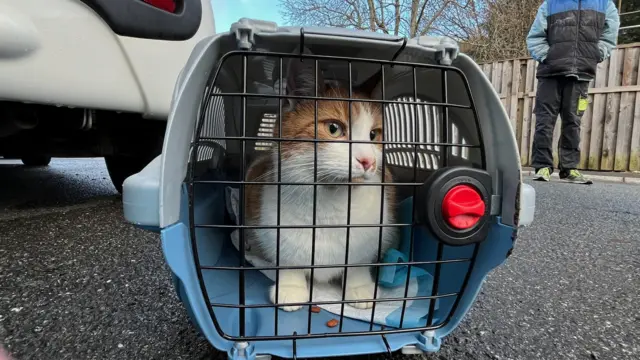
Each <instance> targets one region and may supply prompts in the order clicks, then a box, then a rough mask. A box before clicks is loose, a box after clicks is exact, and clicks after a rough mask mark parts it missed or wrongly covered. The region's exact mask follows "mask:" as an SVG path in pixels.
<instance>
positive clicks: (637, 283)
mask: <svg viewBox="0 0 640 360" xmlns="http://www.w3.org/2000/svg"><path fill="white" fill-rule="evenodd" d="M534 186H535V187H536V190H537V211H536V219H535V222H534V225H533V226H531V227H530V228H527V229H525V230H524V231H522V232H521V234H520V237H519V239H518V242H517V246H516V249H515V251H514V252H513V255H512V256H511V257H510V258H509V259H508V260H507V262H506V264H505V265H504V266H502V267H500V268H498V269H497V270H496V271H494V272H493V273H492V274H491V275H490V276H489V278H488V280H487V283H486V285H485V287H484V288H483V291H482V293H481V294H480V295H479V297H478V300H477V302H476V303H475V305H474V306H473V308H472V310H471V311H470V313H469V314H468V316H467V317H466V318H465V319H464V321H463V323H462V324H461V325H460V326H459V327H458V329H457V330H456V331H455V332H454V333H453V334H451V335H450V336H449V337H448V338H446V340H445V342H444V344H443V346H442V349H441V351H440V352H439V353H437V354H432V355H428V356H425V358H426V359H429V360H431V359H439V360H444V359H638V358H640V305H638V299H640V221H638V219H640V202H639V201H638V199H639V198H640V187H639V186H633V185H625V184H604V183H596V184H594V185H592V186H583V185H569V184H564V183H559V182H558V181H554V182H551V183H545V184H540V183H534ZM0 189H2V191H1V192H0V342H2V343H3V344H4V346H5V347H6V348H8V350H9V351H10V352H11V353H12V354H13V356H14V357H15V358H16V360H23V359H224V358H225V356H226V355H224V354H221V353H218V352H216V351H215V350H214V349H212V348H211V346H210V345H209V344H208V343H207V342H206V340H204V339H202V338H201V337H200V336H198V334H197V333H196V332H195V330H194V327H193V326H192V325H191V324H189V322H188V320H187V315H186V312H185V311H184V308H183V307H182V305H181V304H180V303H179V302H178V300H177V297H176V295H175V292H174V290H173V287H172V285H171V282H170V277H169V273H168V270H167V268H166V265H165V263H164V260H163V257H162V252H161V249H160V242H159V239H158V236H157V235H156V234H152V233H149V232H145V231H141V230H137V229H135V228H133V227H132V226H130V225H129V224H127V223H125V222H124V219H123V216H122V205H121V202H120V199H119V197H118V196H117V195H116V194H115V190H114V189H113V187H112V186H111V184H110V182H109V180H108V176H107V174H106V170H105V169H104V165H103V162H102V161H101V160H93V159H91V160H78V161H75V160H64V161H54V162H53V163H52V166H49V167H47V168H35V169H26V168H23V167H21V166H17V165H11V164H10V165H7V164H6V163H3V162H2V161H0Z"/></svg>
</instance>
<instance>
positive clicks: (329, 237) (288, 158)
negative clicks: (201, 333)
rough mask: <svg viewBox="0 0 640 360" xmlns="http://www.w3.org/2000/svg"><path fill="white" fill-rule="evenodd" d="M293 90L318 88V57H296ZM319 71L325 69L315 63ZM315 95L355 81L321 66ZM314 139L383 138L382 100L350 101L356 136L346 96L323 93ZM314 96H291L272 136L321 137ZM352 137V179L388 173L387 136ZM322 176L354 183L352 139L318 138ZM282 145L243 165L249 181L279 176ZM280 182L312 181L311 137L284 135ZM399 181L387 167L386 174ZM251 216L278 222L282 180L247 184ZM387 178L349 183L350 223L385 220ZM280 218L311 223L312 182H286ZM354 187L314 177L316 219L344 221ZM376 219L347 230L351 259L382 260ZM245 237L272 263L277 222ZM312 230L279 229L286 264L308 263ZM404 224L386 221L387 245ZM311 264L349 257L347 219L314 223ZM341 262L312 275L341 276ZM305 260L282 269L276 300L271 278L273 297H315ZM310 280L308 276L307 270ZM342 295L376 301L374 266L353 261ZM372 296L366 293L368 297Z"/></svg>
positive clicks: (389, 201)
mask: <svg viewBox="0 0 640 360" xmlns="http://www.w3.org/2000/svg"><path fill="white" fill-rule="evenodd" d="M288 68H289V70H288V76H287V80H286V81H287V83H286V84H287V85H286V88H287V92H288V94H294V95H299V96H315V94H316V93H315V91H316V88H315V81H314V77H315V76H314V74H315V65H314V61H313V60H311V59H305V60H304V61H300V59H293V60H291V61H290V63H289V66H288ZM319 72H320V71H319ZM372 79H373V80H374V82H372V81H368V82H366V83H368V84H364V85H361V86H360V87H358V88H357V89H353V92H352V98H353V99H371V97H372V92H373V88H374V86H372V85H375V84H377V79H376V78H375V77H372ZM317 86H318V89H317V91H318V96H324V97H340V98H345V99H347V98H348V97H349V90H348V88H345V87H344V86H336V85H327V82H325V80H324V78H323V76H322V75H321V74H319V75H318V85H317ZM317 114H318V129H317V136H318V139H323V140H356V141H367V142H368V141H381V140H382V139H381V137H382V125H383V124H382V109H381V105H380V104H379V103H375V102H357V101H354V102H353V103H352V113H351V118H352V121H351V136H350V137H351V139H349V121H350V119H349V102H348V101H335V100H334V101H331V100H318V109H317ZM315 132H316V130H315V104H314V101H313V100H298V99H296V100H290V107H289V110H288V111H286V112H284V113H283V120H282V134H278V130H277V129H276V131H275V133H276V134H275V136H276V137H279V136H282V137H283V138H295V139H314V138H315ZM351 146H352V167H351V169H352V179H351V182H354V183H367V182H374V183H379V182H382V174H381V173H382V155H383V152H382V144H373V143H354V144H352V145H351ZM317 151H318V154H317V181H318V182H321V183H322V182H324V183H336V182H349V144H348V143H338V142H332V141H330V142H319V143H317ZM278 156H279V155H278V147H277V145H276V146H274V148H273V149H272V150H271V152H270V154H269V155H267V156H263V157H259V158H258V159H256V160H255V161H254V162H252V164H251V165H250V166H249V168H248V170H247V177H246V179H247V181H262V182H274V184H275V183H276V182H277V180H278ZM280 158H281V165H280V166H281V178H280V180H281V182H284V183H286V182H289V183H291V182H297V183H302V182H307V183H312V182H313V181H314V143H313V142H291V141H282V142H281V157H280ZM392 181H393V179H392V175H391V173H390V172H389V171H388V168H387V169H386V171H385V182H386V183H391V182H392ZM245 189H246V190H245V193H246V198H245V199H246V200H245V206H246V207H245V209H246V224H247V225H252V226H256V225H258V226H274V225H277V206H278V205H277V204H278V188H277V186H274V185H246V188H245ZM381 191H382V187H381V186H379V185H378V186H376V185H353V186H352V191H351V219H350V224H365V225H377V224H380V208H381V205H382V204H381V198H382V196H381ZM280 198H281V206H280V225H286V226H296V225H299V226H305V225H307V226H308V225H312V224H313V198H314V191H313V185H281V192H280ZM394 201H395V199H394V190H393V186H385V187H384V212H383V214H384V215H383V223H387V224H388V223H394V220H395V215H394V209H395V204H394ZM347 209H348V186H346V185H318V186H317V197H316V224H317V225H318V226H320V225H344V224H347V211H348V210H347ZM379 232H380V227H352V228H351V230H350V237H349V244H348V247H349V257H348V263H349V264H358V263H360V264H366V263H375V262H376V261H377V259H378V243H379ZM245 233H246V237H247V238H246V240H247V243H248V244H249V246H251V248H254V247H255V248H257V249H259V252H260V254H261V256H263V257H264V259H265V260H268V261H270V262H272V263H274V264H275V263H276V255H277V250H276V249H277V247H278V241H277V230H276V229H273V228H271V229H247V230H246V232H245ZM312 237H313V230H312V229H311V228H304V227H301V228H286V229H280V242H279V243H280V245H279V246H280V253H279V265H280V266H310V265H311V253H312ZM398 237H399V232H398V229H397V228H395V227H383V228H382V250H381V254H382V255H384V253H385V251H386V250H387V249H389V248H392V247H396V246H397V243H398ZM315 238H316V241H315V264H316V265H337V266H340V265H344V264H345V255H346V254H345V252H346V238H347V229H346V228H344V227H343V228H339V227H336V228H317V229H316V230H315ZM343 271H344V267H335V268H317V269H315V270H314V273H313V276H314V279H313V280H314V281H316V282H328V281H331V280H334V279H336V278H340V277H341V276H342V275H343ZM310 273H311V272H310V270H309V269H299V270H298V269H287V270H280V276H279V286H278V288H279V293H278V296H277V302H276V286H275V284H274V285H273V286H272V287H271V288H270V290H269V298H270V300H271V302H272V303H273V304H276V305H280V304H286V303H304V302H309V301H310V300H311V299H309V284H308V282H307V278H308V277H309V276H310ZM309 281H311V279H309ZM343 286H346V296H345V297H346V300H361V301H359V302H356V303H350V304H349V305H352V306H354V307H356V308H360V309H367V308H371V307H372V306H373V302H372V301H370V300H371V299H373V297H374V290H375V287H376V285H375V283H374V279H373V276H372V273H371V268H370V267H368V266H362V267H350V268H348V270H347V280H346V284H343ZM366 300H369V301H366ZM280 307H281V308H282V309H283V310H285V311H295V310H298V309H300V308H301V306H299V305H284V306H280Z"/></svg>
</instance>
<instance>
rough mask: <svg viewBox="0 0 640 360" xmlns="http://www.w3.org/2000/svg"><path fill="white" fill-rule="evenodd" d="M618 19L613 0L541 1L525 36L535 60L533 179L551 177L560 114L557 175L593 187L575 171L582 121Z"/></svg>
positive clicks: (613, 40)
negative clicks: (536, 63)
mask: <svg viewBox="0 0 640 360" xmlns="http://www.w3.org/2000/svg"><path fill="white" fill-rule="evenodd" d="M619 28H620V16H619V14H618V9H617V8H616V6H615V4H614V3H613V1H612V0H545V1H543V3H542V5H540V7H539V8H538V12H537V14H536V17H535V20H534V22H533V24H532V25H531V29H530V30H529V34H528V35H527V49H528V50H529V53H530V54H531V56H532V57H533V59H534V60H536V61H538V62H539V64H538V70H537V72H536V77H537V78H538V88H537V89H536V100H535V109H534V113H535V115H536V128H535V135H534V137H533V148H532V154H531V156H532V161H531V162H532V166H533V168H534V169H535V172H536V173H535V177H534V179H535V180H540V181H549V180H550V177H551V174H552V173H553V153H552V147H553V130H554V128H555V124H556V119H557V118H558V114H560V117H561V120H562V121H561V124H562V131H561V136H560V142H559V144H558V145H559V146H558V147H559V164H558V165H559V166H558V168H559V169H558V170H559V176H560V178H561V179H564V180H566V181H569V182H573V183H580V184H591V183H592V181H591V180H589V179H588V178H586V177H585V176H584V175H583V174H581V173H580V171H578V169H577V166H578V162H579V161H580V121H581V119H582V115H583V114H584V112H585V110H586V109H587V106H588V88H589V82H590V81H591V80H592V79H593V78H594V77H595V75H596V69H597V65H598V63H600V62H602V61H604V60H605V59H607V58H609V56H611V52H612V51H613V49H614V48H615V46H616V44H617V41H618V29H619Z"/></svg>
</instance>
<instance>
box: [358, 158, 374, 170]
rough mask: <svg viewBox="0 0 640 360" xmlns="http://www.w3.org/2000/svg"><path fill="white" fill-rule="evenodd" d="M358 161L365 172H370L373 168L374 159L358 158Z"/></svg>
mask: <svg viewBox="0 0 640 360" xmlns="http://www.w3.org/2000/svg"><path fill="white" fill-rule="evenodd" d="M356 160H358V162H359V163H360V165H362V168H363V169H364V171H367V170H369V169H370V168H371V166H373V159H371V158H367V157H362V158H357V159H356Z"/></svg>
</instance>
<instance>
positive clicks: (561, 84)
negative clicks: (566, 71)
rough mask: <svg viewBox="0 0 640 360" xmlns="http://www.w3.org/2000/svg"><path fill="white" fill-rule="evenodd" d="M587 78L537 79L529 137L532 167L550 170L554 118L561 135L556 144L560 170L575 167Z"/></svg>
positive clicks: (578, 157)
mask: <svg viewBox="0 0 640 360" xmlns="http://www.w3.org/2000/svg"><path fill="white" fill-rule="evenodd" d="M588 88H589V82H588V81H578V80H577V79H576V78H572V77H565V76H558V77H541V78H539V79H538V89H537V92H536V103H535V109H534V113H535V115H536V132H535V135H534V136H533V148H532V151H531V157H532V158H531V165H532V167H533V168H534V169H536V170H538V169H540V168H544V167H548V168H551V169H552V170H553V129H554V128H555V125H556V120H557V119H558V114H559V115H560V118H561V120H562V121H561V123H562V134H561V136H560V141H559V143H558V148H559V150H558V152H559V164H558V165H559V166H558V167H559V169H560V172H564V171H568V170H571V169H575V168H576V167H577V166H578V162H579V161H580V120H581V119H582V115H583V114H584V111H585V110H586V104H587V99H588V97H587V91H588Z"/></svg>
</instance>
